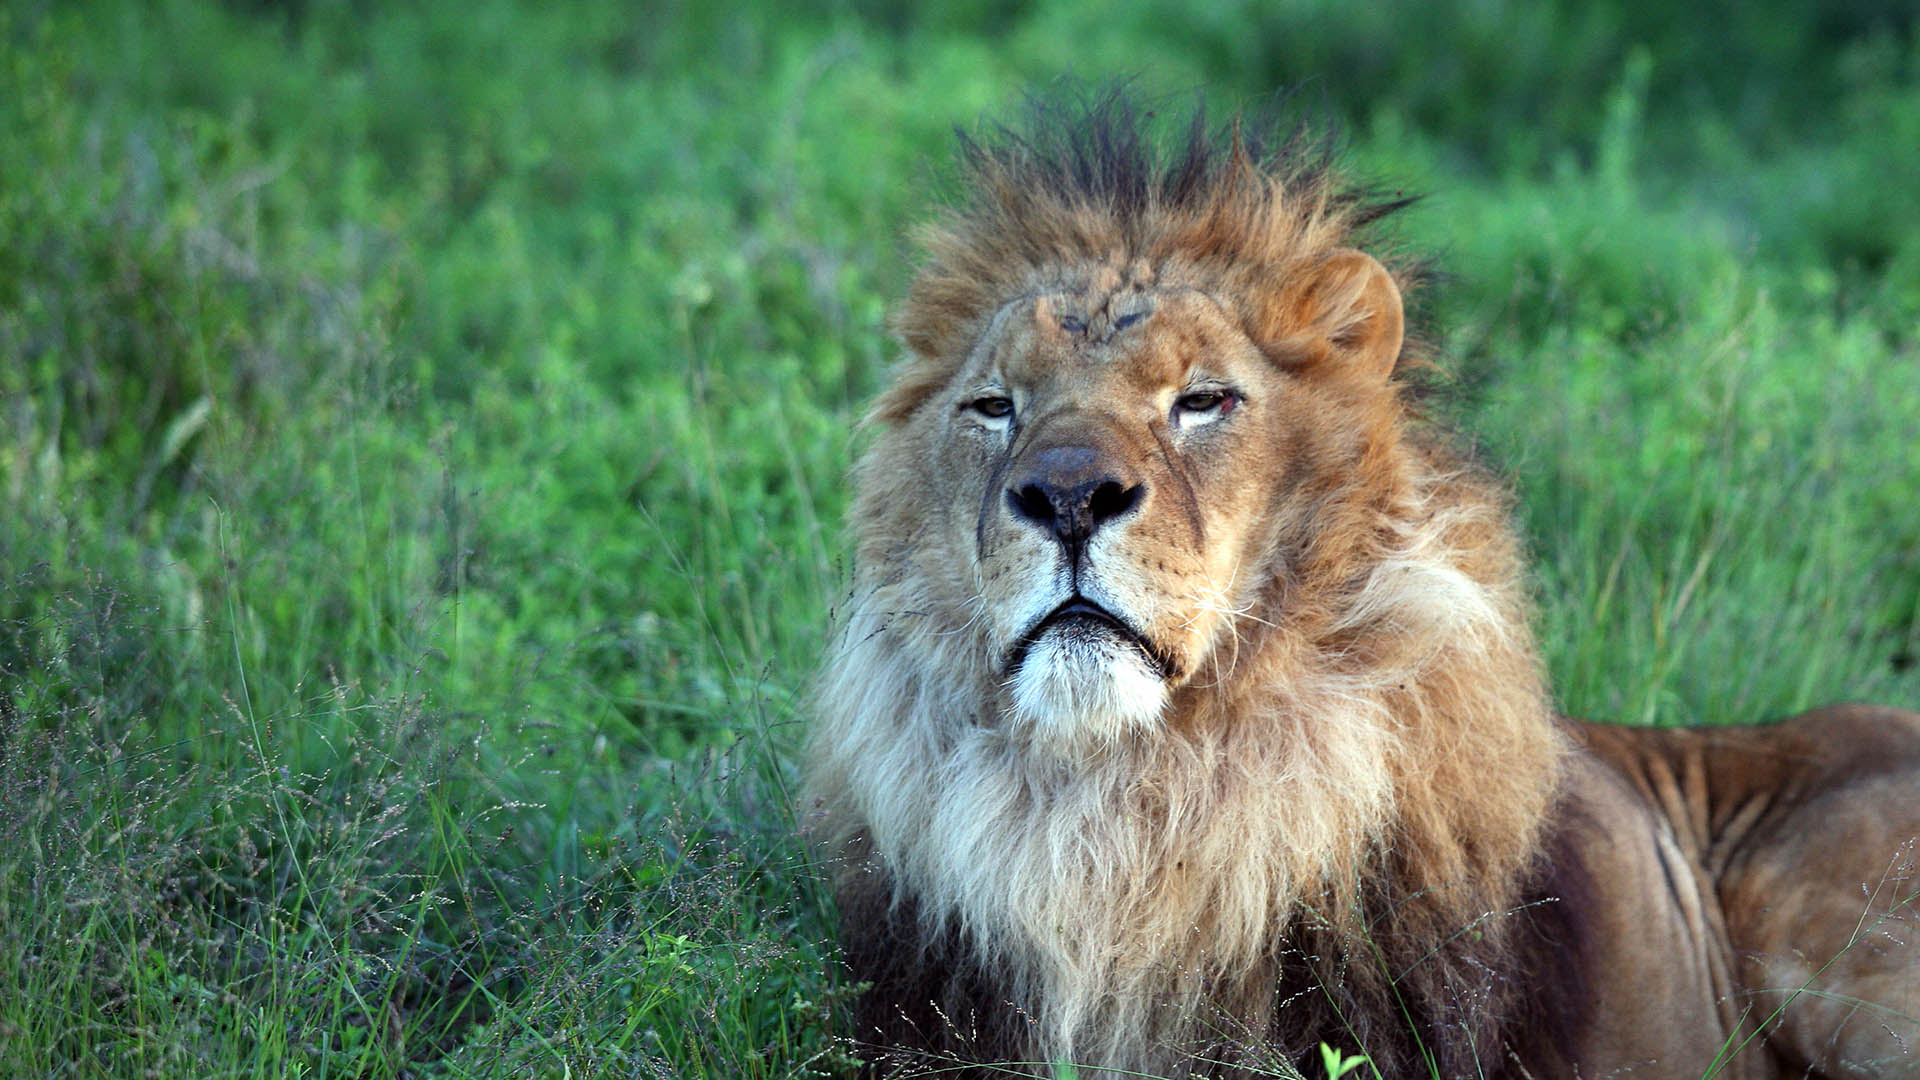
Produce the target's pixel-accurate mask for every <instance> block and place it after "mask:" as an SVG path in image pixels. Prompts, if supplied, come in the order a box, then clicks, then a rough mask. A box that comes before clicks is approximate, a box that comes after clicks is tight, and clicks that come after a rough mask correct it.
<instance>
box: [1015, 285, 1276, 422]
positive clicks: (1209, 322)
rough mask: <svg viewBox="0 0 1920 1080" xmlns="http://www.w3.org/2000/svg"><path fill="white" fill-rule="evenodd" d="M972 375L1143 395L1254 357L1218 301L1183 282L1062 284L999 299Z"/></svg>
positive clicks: (1068, 389) (1077, 391)
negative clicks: (1109, 286)
mask: <svg viewBox="0 0 1920 1080" xmlns="http://www.w3.org/2000/svg"><path fill="white" fill-rule="evenodd" d="M983 344H984V345H985V346H986V347H985V348H983V349H982V350H980V353H979V356H980V360H979V363H978V364H977V367H978V369H979V370H978V371H977V375H978V376H979V377H984V378H998V379H1001V380H1004V381H1007V382H1011V383H1015V384H1019V385H1022V386H1023V387H1027V388H1034V389H1039V388H1049V387H1050V388H1054V389H1058V390H1061V391H1064V392H1066V393H1068V394H1074V395H1088V394H1107V395H1111V394H1121V393H1126V392H1129V391H1131V392H1140V393H1150V392H1153V391H1159V390H1164V389H1166V388H1168V387H1171V386H1173V385H1175V384H1177V383H1178V382H1179V381H1180V380H1181V379H1182V378H1184V377H1185V376H1186V374H1187V373H1188V372H1189V371H1191V370H1192V369H1193V368H1195V367H1196V366H1201V367H1219V366H1225V365H1229V364H1232V363H1235V362H1246V361H1247V360H1249V359H1252V358H1255V357H1257V350H1255V348H1254V346H1253V343H1252V341H1251V340H1250V339H1249V338H1248V337H1247V336H1246V334H1245V333H1243V332H1242V331H1241V329H1240V327H1239V324H1238V320H1237V319H1236V318H1235V317H1234V316H1233V315H1232V314H1231V313H1230V312H1229V311H1228V310H1227V308H1226V306H1225V305H1223V304H1222V303H1221V302H1220V301H1218V300H1216V299H1215V298H1213V297H1212V296H1209V295H1207V294H1206V293H1202V292H1199V291H1197V290H1193V289H1187V288H1165V287H1155V288H1146V289H1135V288H1125V289H1120V290H1116V291H1110V292H1103V291H1099V290H1093V289H1087V288H1076V287H1062V288H1057V289H1052V290H1047V291H1041V292H1038V293H1034V294H1030V295H1026V296H1022V297H1019V298H1017V299H1015V300H1012V301H1009V303H1008V304H1007V305H1006V308H1005V309H1004V310H1003V312H1002V314H1001V317H1000V318H998V319H996V320H995V325H994V326H993V328H992V329H991V330H990V331H989V332H988V335H987V340H986V341H985V342H983Z"/></svg>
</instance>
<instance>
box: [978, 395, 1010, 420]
mask: <svg viewBox="0 0 1920 1080" xmlns="http://www.w3.org/2000/svg"><path fill="white" fill-rule="evenodd" d="M967 408H969V409H972V410H973V411H974V412H977V413H979V414H980V415H981V416H984V417H986V418H987V419H989V420H1004V419H1006V418H1007V417H1009V416H1012V415H1013V399H1012V398H1004V397H982V398H974V399H973V400H972V401H969V402H967Z"/></svg>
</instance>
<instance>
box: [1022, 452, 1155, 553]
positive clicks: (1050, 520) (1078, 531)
mask: <svg viewBox="0 0 1920 1080" xmlns="http://www.w3.org/2000/svg"><path fill="white" fill-rule="evenodd" d="M1101 457H1102V455H1100V454H1099V453H1098V452H1096V451H1094V450H1092V449H1089V448H1087V447H1079V446H1067V447H1055V448H1051V449H1047V450H1043V451H1041V452H1040V453H1039V454H1037V455H1036V456H1035V460H1034V468H1033V469H1032V471H1030V472H1029V473H1028V474H1027V476H1026V477H1025V478H1024V479H1023V480H1022V481H1021V482H1020V483H1018V484H1016V485H1014V486H1013V487H1010V488H1008V489H1007V506H1008V507H1009V508H1011V509H1012V511H1013V516H1014V517H1015V518H1016V519H1018V520H1020V521H1024V522H1027V523H1028V524H1030V525H1034V526H1037V527H1039V528H1042V529H1045V530H1047V531H1049V532H1051V533H1053V535H1054V537H1055V538H1056V539H1058V540H1059V541H1060V542H1061V543H1062V544H1066V545H1067V546H1069V547H1077V546H1079V545H1081V544H1084V543H1086V542H1087V540H1088V539H1090V538H1091V537H1092V536H1093V534H1094V533H1095V532H1096V531H1097V530H1098V529H1099V528H1100V527H1101V526H1102V525H1105V524H1106V523H1107V522H1109V521H1113V520H1114V519H1116V518H1120V517H1125V516H1126V515H1127V514H1128V513H1129V512H1130V511H1132V510H1133V508H1134V507H1136V506H1138V505H1140V497H1141V495H1143V494H1144V493H1145V491H1146V485H1145V484H1142V483H1139V482H1137V481H1133V480H1131V478H1129V477H1126V476H1122V475H1120V474H1119V473H1118V472H1117V471H1116V470H1113V469H1110V468H1107V467H1105V466H1104V465H1103V463H1102V461H1101Z"/></svg>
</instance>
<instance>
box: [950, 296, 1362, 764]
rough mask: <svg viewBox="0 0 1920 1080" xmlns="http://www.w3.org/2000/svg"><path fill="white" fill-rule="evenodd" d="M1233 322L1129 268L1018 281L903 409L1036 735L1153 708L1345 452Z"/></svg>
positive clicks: (1313, 384) (1226, 638) (1228, 632)
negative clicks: (926, 452) (1026, 291)
mask: <svg viewBox="0 0 1920 1080" xmlns="http://www.w3.org/2000/svg"><path fill="white" fill-rule="evenodd" d="M1368 265H1369V266H1370V267H1373V268H1376V269H1377V264H1374V263H1372V262H1371V260H1368ZM1379 276H1380V278H1381V279H1382V280H1384V278H1385V275H1384V273H1381V274H1380V275H1379ZM1141 278H1145V279H1146V280H1144V281H1143V280H1141ZM1393 299H1394V300H1395V301H1396V302H1397V296H1394V297H1393ZM1398 316H1399V313H1398V310H1397V303H1396V309H1395V310H1394V312H1393V317H1394V330H1395V333H1394V340H1393V342H1392V347H1393V348H1395V349H1397V347H1398V344H1399V341H1398V332H1397V331H1398ZM1242 325H1243V320H1242V319H1240V318H1236V317H1235V316H1234V315H1233V314H1232V313H1230V312H1229V311H1228V310H1227V309H1226V308H1224V307H1223V306H1222V304H1221V303H1220V302H1219V301H1217V300H1216V299H1214V298H1213V297H1211V296H1210V295H1208V294H1206V293H1204V292H1201V291H1198V290H1194V289H1188V288H1179V287H1165V286H1156V285H1154V284H1152V283H1151V276H1150V275H1147V274H1142V275H1140V277H1139V278H1136V279H1134V280H1132V281H1129V282H1123V283H1120V284H1119V285H1117V286H1115V285H1109V286H1108V287H1107V288H1099V287H1085V288H1070V289H1063V290H1058V291H1052V292H1042V293H1040V294H1039V295H1035V296H1028V297H1022V298H1019V299H1016V300H1013V301H1012V302H1010V303H1008V304H1006V305H1005V306H1004V307H1002V308H1001V309H1000V310H999V311H998V312H997V313H996V315H995V317H994V319H993V320H992V322H991V324H990V326H989V329H988V330H987V332H986V334H985V335H983V336H982V338H981V339H980V341H979V342H978V344H977V345H976V347H975V348H974V349H973V350H972V352H971V353H970V355H969V356H968V357H967V358H966V360H965V362H964V363H963V364H961V365H960V366H959V367H958V368H957V369H956V371H955V372H954V375H953V377H952V378H951V379H950V380H948V381H947V383H946V384H945V386H944V387H943V388H942V389H941V390H940V391H939V392H938V393H936V394H935V395H934V397H933V398H932V399H931V400H930V401H929V402H928V403H927V406H926V407H925V409H924V411H923V412H921V414H920V417H921V418H922V419H923V422H931V423H934V424H938V425H941V426H942V430H941V431H939V432H938V433H937V434H934V437H933V438H932V439H931V440H930V442H931V445H933V446H936V447H938V448H939V450H938V452H937V456H938V458H939V467H938V468H937V469H936V470H935V473H934V475H932V476H929V477H927V478H926V479H927V484H928V488H927V490H926V495H927V496H928V497H931V498H934V499H937V500H938V501H939V502H941V503H942V504H945V505H947V506H951V507H956V508H958V509H956V510H954V511H952V512H950V513H948V514H945V515H942V523H941V526H940V527H942V528H944V529H946V530H947V531H948V532H949V535H947V536H945V537H941V538H939V539H940V540H942V541H943V542H942V543H941V544H940V545H939V546H940V547H941V548H942V549H944V550H945V551H947V552H949V553H951V554H952V555H953V556H954V557H956V558H957V560H959V561H961V562H962V563H963V565H960V566H954V567H951V568H947V569H948V570H949V572H951V573H953V574H955V575H956V576H957V577H960V578H961V579H962V580H963V583H964V585H965V588H966V590H967V592H968V594H969V600H970V610H969V611H967V613H966V618H967V619H969V620H977V625H978V626H979V627H980V630H981V632H982V634H983V636H984V639H985V645H986V650H987V652H988V656H987V664H988V666H989V668H990V670H991V671H992V672H994V673H996V674H997V675H998V676H999V677H1000V679H1001V680H1002V681H1003V684H1004V686H1005V687H1006V693H1007V700H1006V701H1005V702H1004V704H1003V707H1004V708H1006V709H1007V710H1008V711H1009V712H1010V714H1011V716H1012V718H1013V720H1014V721H1015V722H1016V723H1017V724H1022V725H1025V726H1027V727H1028V728H1029V729H1030V733H1031V734H1032V735H1033V736H1034V737H1037V738H1040V739H1059V738H1066V739H1070V740H1078V739H1082V738H1088V737H1091V738H1095V739H1104V738H1112V737H1115V736H1118V735H1120V734H1121V733H1123V732H1124V731H1126V730H1128V729H1129V728H1132V727H1135V726H1137V725H1142V724H1148V723H1151V722H1153V721H1155V720H1156V719H1157V718H1158V717H1159V716H1160V715H1161V713H1162V711H1163V709H1164V708H1165V707H1166V705H1167V703H1168V701H1169V698H1170V696H1171V695H1172V694H1174V693H1175V692H1177V691H1178V689H1179V688H1180V687H1182V686H1183V685H1185V684H1186V683H1188V682H1189V681H1191V680H1193V679H1194V678H1195V676H1196V674H1197V673H1200V672H1202V671H1203V670H1204V669H1206V668H1207V666H1208V665H1209V663H1210V662H1212V661H1215V660H1217V659H1219V658H1220V653H1221V650H1222V649H1223V648H1224V649H1231V648H1233V647H1235V646H1237V644H1238V643H1239V641H1240V640H1241V638H1242V637H1243V635H1244V632H1245V631H1246V630H1247V629H1249V627H1246V626H1243V625H1238V624H1239V623H1240V622H1241V620H1243V619H1244V618H1245V617H1247V616H1249V615H1250V614H1251V609H1252V608H1253V607H1254V606H1255V604H1256V603H1257V601H1258V599H1259V597H1258V593H1259V591H1260V586H1261V585H1262V583H1263V582H1265V581H1266V580H1267V579H1268V578H1270V577H1271V576H1272V575H1273V574H1274V572H1275V569H1276V568H1275V567H1274V565H1273V564H1274V561H1275V558H1276V555H1277V554H1279V553H1277V552H1276V551H1275V548H1276V546H1280V545H1278V544H1277V540H1278V537H1277V536H1276V532H1275V527H1276V526H1275V521H1276V517H1278V516H1279V510H1280V508H1281V507H1282V505H1283V504H1284V503H1285V502H1286V501H1287V500H1288V499H1289V498H1292V499H1294V500H1301V499H1313V498H1315V497H1316V496H1315V494H1314V492H1315V490H1316V489H1317V488H1318V485H1316V484H1314V483H1313V482H1312V477H1313V474H1314V473H1315V472H1316V471H1319V470H1327V469H1331V468H1334V467H1336V466H1346V467H1348V468H1350V460H1351V458H1352V456H1353V454H1354V450H1353V448H1352V447H1351V446H1343V445H1340V443H1341V436H1342V434H1343V433H1346V432H1348V431H1349V429H1348V428H1347V427H1346V426H1343V425H1337V424H1336V425H1329V424H1328V423H1327V422H1326V417H1327V415H1328V408H1329V404H1328V402H1327V400H1326V397H1327V392H1326V391H1327V388H1326V387H1325V386H1322V385H1320V383H1319V382H1318V381H1316V380H1314V379H1311V378H1306V377H1303V376H1302V375H1301V373H1300V372H1298V371H1294V370H1289V369H1288V368H1287V367H1286V366H1284V365H1283V364H1280V363H1277V362H1276V361H1275V359H1274V358H1273V357H1271V356H1270V355H1268V354H1267V353H1265V352H1263V351H1262V350H1261V349H1260V348H1259V347H1257V346H1256V345H1255V343H1254V342H1253V341H1252V340H1251V339H1250V338H1249V337H1248V336H1247V334H1246V333H1245V331H1244V330H1243V329H1242V328H1241V327H1242ZM1389 362H1390V361H1389ZM1347 441H1349V442H1351V441H1354V440H1353V439H1348V440H1347Z"/></svg>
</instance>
